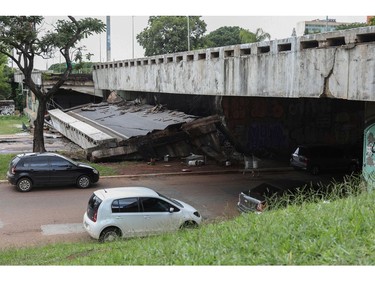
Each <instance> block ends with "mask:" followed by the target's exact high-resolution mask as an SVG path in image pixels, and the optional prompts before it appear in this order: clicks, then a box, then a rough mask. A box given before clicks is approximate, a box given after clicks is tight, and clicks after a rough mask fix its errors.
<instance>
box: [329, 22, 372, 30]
mask: <svg viewBox="0 0 375 281" xmlns="http://www.w3.org/2000/svg"><path fill="white" fill-rule="evenodd" d="M364 26H367V24H366V23H364V22H363V23H362V22H353V23H348V24H340V25H338V26H336V27H335V30H345V29H351V28H358V27H364Z"/></svg>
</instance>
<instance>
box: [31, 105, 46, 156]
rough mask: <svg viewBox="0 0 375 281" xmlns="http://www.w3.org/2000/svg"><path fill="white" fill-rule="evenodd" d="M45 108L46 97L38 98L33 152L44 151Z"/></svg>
mask: <svg viewBox="0 0 375 281" xmlns="http://www.w3.org/2000/svg"><path fill="white" fill-rule="evenodd" d="M46 109H47V101H46V99H44V98H43V99H41V98H40V99H39V105H38V111H37V115H36V119H35V122H34V125H35V127H34V141H33V152H45V151H46V149H45V147H44V134H43V129H44V115H45V113H46Z"/></svg>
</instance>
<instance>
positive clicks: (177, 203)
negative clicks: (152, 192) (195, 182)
mask: <svg viewBox="0 0 375 281" xmlns="http://www.w3.org/2000/svg"><path fill="white" fill-rule="evenodd" d="M156 193H157V194H159V196H160V197H161V198H164V199H167V200H169V201H171V202H173V203H175V204H176V205H177V206H179V207H180V208H183V207H184V206H183V205H182V204H181V203H180V202H178V201H177V200H175V199H172V198H169V197H167V196H165V195H163V194H161V193H159V192H156Z"/></svg>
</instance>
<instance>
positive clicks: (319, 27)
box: [297, 17, 350, 36]
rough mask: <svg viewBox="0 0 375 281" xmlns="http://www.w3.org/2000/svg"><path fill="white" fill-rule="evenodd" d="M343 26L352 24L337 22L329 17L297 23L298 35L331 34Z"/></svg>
mask: <svg viewBox="0 0 375 281" xmlns="http://www.w3.org/2000/svg"><path fill="white" fill-rule="evenodd" d="M343 24H350V23H347V22H336V19H330V18H328V17H327V18H326V19H324V20H320V19H315V20H311V21H302V22H298V23H297V35H298V36H300V35H306V34H315V33H324V32H331V31H334V30H336V27H337V26H339V25H343Z"/></svg>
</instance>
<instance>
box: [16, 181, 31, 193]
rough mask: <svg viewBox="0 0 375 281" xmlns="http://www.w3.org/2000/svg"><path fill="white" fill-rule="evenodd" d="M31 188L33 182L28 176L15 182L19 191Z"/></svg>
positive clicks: (26, 190)
mask: <svg viewBox="0 0 375 281" xmlns="http://www.w3.org/2000/svg"><path fill="white" fill-rule="evenodd" d="M32 188H33V183H32V181H31V180H30V179H29V178H20V179H19V180H18V182H17V189H18V190H19V191H21V192H28V191H30V190H31V189H32Z"/></svg>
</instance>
